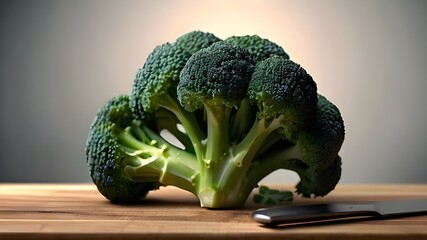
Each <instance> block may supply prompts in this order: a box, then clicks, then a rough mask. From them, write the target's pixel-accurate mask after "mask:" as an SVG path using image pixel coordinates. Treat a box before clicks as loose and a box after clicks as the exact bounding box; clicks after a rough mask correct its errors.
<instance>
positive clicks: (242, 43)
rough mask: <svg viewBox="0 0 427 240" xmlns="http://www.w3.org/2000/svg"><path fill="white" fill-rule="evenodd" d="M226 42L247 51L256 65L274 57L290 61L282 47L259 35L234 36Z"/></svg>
mask: <svg viewBox="0 0 427 240" xmlns="http://www.w3.org/2000/svg"><path fill="white" fill-rule="evenodd" d="M225 41H226V42H229V43H232V44H235V45H237V46H239V47H241V48H244V49H246V50H247V51H248V52H249V54H251V56H252V59H253V60H254V61H255V62H256V63H258V62H260V61H262V60H265V59H267V58H269V57H272V56H281V57H282V58H284V59H289V56H288V54H287V53H286V52H285V50H283V48H282V47H281V46H279V45H277V44H276V43H274V42H271V41H270V40H268V39H264V38H260V37H259V36H258V35H252V36H251V35H246V36H232V37H229V38H227V39H225Z"/></svg>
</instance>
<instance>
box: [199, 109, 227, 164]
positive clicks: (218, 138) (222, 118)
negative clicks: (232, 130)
mask: <svg viewBox="0 0 427 240" xmlns="http://www.w3.org/2000/svg"><path fill="white" fill-rule="evenodd" d="M204 106H205V109H206V114H207V124H208V138H207V143H206V144H207V145H206V154H205V160H206V162H207V163H208V164H209V162H212V163H214V164H215V165H217V164H221V160H222V159H223V157H224V153H225V152H226V150H227V148H228V146H229V125H228V122H229V119H230V111H231V109H230V108H228V107H226V106H224V105H213V104H204Z"/></svg>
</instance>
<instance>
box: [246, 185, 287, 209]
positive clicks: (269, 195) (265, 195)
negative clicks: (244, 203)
mask: <svg viewBox="0 0 427 240" xmlns="http://www.w3.org/2000/svg"><path fill="white" fill-rule="evenodd" d="M293 197H294V195H293V194H292V192H291V191H280V190H277V189H270V188H269V187H267V186H260V187H259V188H258V193H257V194H255V195H254V198H253V202H254V203H256V204H267V205H277V204H283V203H286V202H292V200H293Z"/></svg>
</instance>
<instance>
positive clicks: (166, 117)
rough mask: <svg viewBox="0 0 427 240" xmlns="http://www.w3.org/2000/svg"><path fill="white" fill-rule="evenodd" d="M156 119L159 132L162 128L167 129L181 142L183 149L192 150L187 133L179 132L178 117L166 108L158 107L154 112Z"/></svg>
mask: <svg viewBox="0 0 427 240" xmlns="http://www.w3.org/2000/svg"><path fill="white" fill-rule="evenodd" d="M154 115H155V119H156V125H157V129H158V130H159V132H160V131H161V130H163V129H166V130H168V131H169V132H170V133H171V134H173V135H174V136H175V137H176V138H177V139H178V140H179V142H180V143H182V144H183V145H184V147H185V151H188V152H193V153H194V148H193V143H192V142H191V140H190V138H189V137H188V135H187V134H186V133H184V132H181V131H180V130H179V129H178V127H177V124H181V122H180V121H179V120H178V118H177V117H176V116H175V114H173V113H172V112H170V111H168V110H166V109H159V110H158V111H156V112H155V113H154Z"/></svg>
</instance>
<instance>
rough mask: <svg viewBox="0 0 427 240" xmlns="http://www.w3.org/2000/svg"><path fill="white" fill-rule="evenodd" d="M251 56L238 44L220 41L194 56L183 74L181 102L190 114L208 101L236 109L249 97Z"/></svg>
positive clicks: (179, 88)
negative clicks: (237, 105) (242, 100)
mask: <svg viewBox="0 0 427 240" xmlns="http://www.w3.org/2000/svg"><path fill="white" fill-rule="evenodd" d="M253 69H254V67H253V61H252V59H251V57H250V55H249V53H248V52H247V51H246V50H244V49H242V48H240V47H238V46H235V45H232V44H230V43H226V42H222V41H221V42H217V43H214V44H212V45H211V46H210V47H208V48H204V49H202V50H200V51H198V52H197V53H195V54H193V56H191V58H190V59H189V60H188V61H187V63H186V64H185V66H184V68H183V69H182V71H181V75H180V77H181V80H180V82H179V84H178V90H177V92H178V99H179V101H180V103H181V105H182V106H183V107H184V108H185V109H186V110H187V111H195V110H196V109H198V108H200V107H201V106H202V105H203V103H204V102H205V101H209V102H211V103H212V104H214V105H221V104H224V105H225V106H229V107H231V106H234V105H236V104H238V103H240V101H241V99H243V98H244V97H245V96H246V90H247V87H248V83H249V80H250V76H251V74H252V72H253Z"/></svg>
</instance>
